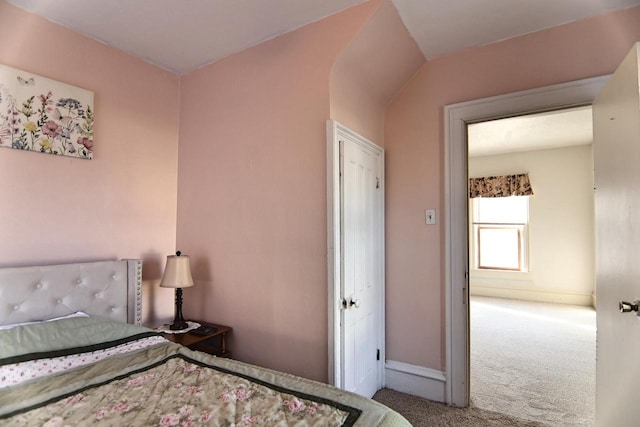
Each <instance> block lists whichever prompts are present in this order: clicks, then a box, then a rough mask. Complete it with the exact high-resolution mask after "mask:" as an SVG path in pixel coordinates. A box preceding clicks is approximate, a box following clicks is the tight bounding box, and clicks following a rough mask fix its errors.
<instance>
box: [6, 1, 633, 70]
mask: <svg viewBox="0 0 640 427" xmlns="http://www.w3.org/2000/svg"><path fill="white" fill-rule="evenodd" d="M0 1H8V2H9V3H11V4H14V5H16V6H18V7H21V8H23V9H26V10H28V11H31V12H33V13H36V14H38V15H41V16H43V17H45V18H47V19H49V20H51V21H54V22H57V23H59V24H61V25H63V26H65V27H68V28H70V29H72V30H74V31H77V32H80V33H83V34H86V35H88V36H90V37H93V38H95V39H97V40H100V41H102V42H104V43H106V44H109V45H112V46H114V47H116V48H119V49H121V50H123V51H125V52H128V53H130V54H132V55H134V56H137V57H139V58H142V59H144V60H146V61H148V62H151V63H153V64H156V65H158V66H160V67H162V68H165V69H167V70H170V71H173V72H175V73H177V74H184V73H187V72H189V71H192V70H194V69H196V68H199V67H201V66H203V65H206V64H208V63H211V62H214V61H216V60H218V59H221V58H224V57H225V56H228V55H231V54H233V53H235V52H238V51H241V50H243V49H246V48H248V47H250V46H253V45H256V44H258V43H261V42H263V41H265V40H268V39H270V38H273V37H277V36H278V35H280V34H283V33H286V32H288V31H291V30H294V29H296V28H298V27H301V26H303V25H306V24H309V23H311V22H314V21H317V20H319V19H322V18H324V17H326V16H328V15H331V14H333V13H336V12H339V11H340V10H344V9H346V8H349V7H352V6H355V5H356V4H359V3H362V0H108V1H105V0H0ZM392 1H393V4H394V5H395V7H396V8H397V9H398V13H399V14H400V16H401V18H402V20H403V22H404V24H405V26H406V27H407V29H408V30H409V32H410V34H411V35H412V36H413V38H414V39H415V40H416V42H417V44H418V45H419V46H420V49H421V50H422V52H423V53H424V56H425V57H426V58H427V59H432V58H434V57H437V56H440V55H445V54H447V53H451V52H455V51H457V50H460V49H464V48H466V47H472V46H477V45H482V44H486V43H491V42H495V41H499V40H503V39H507V38H510V37H514V36H518V35H522V34H525V33H529V32H534V31H538V30H541V29H544V28H548V27H552V26H556V25H560V24H563V23H567V22H570V21H574V20H577V19H581V18H584V17H588V16H593V15H599V14H602V13H605V12H608V11H612V10H616V9H622V8H627V7H632V6H636V5H640V0H562V1H558V0H535V1H524V0H521V1H514V0H482V1H478V0H456V1H447V0H392Z"/></svg>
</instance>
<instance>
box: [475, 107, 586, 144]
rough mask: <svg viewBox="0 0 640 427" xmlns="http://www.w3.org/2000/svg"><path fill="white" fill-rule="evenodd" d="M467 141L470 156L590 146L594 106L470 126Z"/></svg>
mask: <svg viewBox="0 0 640 427" xmlns="http://www.w3.org/2000/svg"><path fill="white" fill-rule="evenodd" d="M467 138H468V141H469V157H479V156H490V155H495V154H505V153H512V152H520V151H533V150H546V149H553V148H561V147H570V146H575V145H588V144H591V142H592V141H593V125H592V118H591V106H590V105H588V106H583V107H575V108H569V109H565V110H558V111H549V112H545V113H536V114H529V115H526V116H518V117H510V118H507V119H500V120H492V121H488V122H482V123H475V124H471V125H469V126H468V127H467Z"/></svg>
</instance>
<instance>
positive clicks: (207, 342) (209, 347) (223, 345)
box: [162, 320, 232, 357]
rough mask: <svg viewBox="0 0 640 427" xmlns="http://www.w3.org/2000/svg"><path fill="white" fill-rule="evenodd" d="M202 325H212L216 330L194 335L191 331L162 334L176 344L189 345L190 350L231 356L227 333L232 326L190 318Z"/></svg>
mask: <svg viewBox="0 0 640 427" xmlns="http://www.w3.org/2000/svg"><path fill="white" fill-rule="evenodd" d="M192 322H197V323H199V324H201V325H204V326H212V327H214V328H216V329H217V331H215V332H212V333H210V334H208V335H196V334H194V333H193V332H192V331H189V332H185V333H184V334H162V336H164V337H165V338H166V339H168V340H169V341H171V342H174V343H176V344H181V345H183V346H185V347H189V348H190V349H191V350H198V351H202V352H204V353H209V354H212V355H214V356H219V357H231V351H229V348H228V347H227V334H229V333H231V331H232V328H230V327H229V326H224V325H216V324H214V323H208V322H201V321H200V320H192Z"/></svg>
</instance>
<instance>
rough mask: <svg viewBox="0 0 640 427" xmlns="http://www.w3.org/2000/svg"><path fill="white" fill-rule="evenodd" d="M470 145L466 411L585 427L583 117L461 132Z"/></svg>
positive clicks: (590, 327) (589, 235)
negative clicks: (471, 407) (468, 407)
mask: <svg viewBox="0 0 640 427" xmlns="http://www.w3.org/2000/svg"><path fill="white" fill-rule="evenodd" d="M467 139H468V176H469V178H470V182H473V184H474V185H472V186H471V188H472V190H473V191H471V192H470V197H471V198H470V199H469V267H470V269H469V279H470V283H469V293H470V313H471V315H470V336H471V346H470V352H471V368H470V369H471V371H470V380H471V381H470V386H471V402H472V404H473V405H474V406H476V407H479V408H481V409H486V410H492V411H496V412H501V413H505V414H508V415H511V416H514V417H516V418H521V419H525V420H529V421H541V422H545V423H548V424H550V425H562V424H571V425H573V424H575V425H593V423H594V419H595V416H594V414H595V351H596V349H595V310H594V309H593V307H592V305H593V296H594V291H595V289H594V287H595V269H594V266H595V259H594V255H595V242H594V230H595V225H594V194H593V188H594V183H593V155H592V140H593V130H592V112H591V106H579V107H572V108H567V109H560V110H553V111H547V112H542V113H534V114H527V115H522V116H517V117H509V118H505V119H497V120H491V121H484V122H478V123H473V124H469V125H468V126H467ZM505 183H509V184H510V185H509V186H508V188H507V186H506V185H505Z"/></svg>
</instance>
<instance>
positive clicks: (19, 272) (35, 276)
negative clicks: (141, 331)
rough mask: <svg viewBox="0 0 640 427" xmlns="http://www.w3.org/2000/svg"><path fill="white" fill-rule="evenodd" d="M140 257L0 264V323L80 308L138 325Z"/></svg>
mask: <svg viewBox="0 0 640 427" xmlns="http://www.w3.org/2000/svg"><path fill="white" fill-rule="evenodd" d="M141 305H142V261H141V260H137V259H134V260H121V261H98V262H85V263H76V264H59V265H47V266H40V267H10V268H0V325H7V324H13V323H22V322H31V321H36V320H45V319H51V318H53V317H58V316H64V315H67V314H71V313H75V312H76V311H83V312H85V313H87V314H89V315H91V316H96V317H104V318H108V319H112V320H116V321H119V322H127V323H133V324H137V325H139V324H140V322H141V319H142V308H141Z"/></svg>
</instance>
